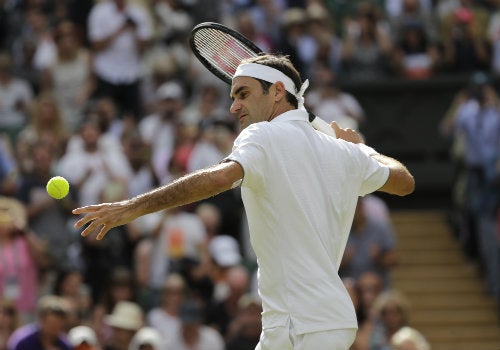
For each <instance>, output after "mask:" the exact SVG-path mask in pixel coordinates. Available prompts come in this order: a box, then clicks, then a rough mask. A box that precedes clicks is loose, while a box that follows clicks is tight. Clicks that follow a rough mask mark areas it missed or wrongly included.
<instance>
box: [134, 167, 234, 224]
mask: <svg viewBox="0 0 500 350" xmlns="http://www.w3.org/2000/svg"><path fill="white" fill-rule="evenodd" d="M234 166H235V163H232V164H230V163H224V164H218V165H216V166H214V167H211V168H207V169H202V170H199V171H197V172H194V173H192V174H188V175H186V176H183V177H181V178H179V179H177V180H175V181H174V182H172V183H170V184H168V185H165V186H162V187H159V188H158V189H155V190H153V191H151V192H148V193H146V194H143V195H139V196H137V197H135V198H133V199H132V202H133V203H134V206H135V207H136V208H138V210H139V215H145V214H149V213H152V212H156V211H159V210H163V209H169V208H175V207H179V206H183V205H186V204H190V203H194V202H197V201H200V200H202V199H206V198H209V197H212V196H215V195H217V194H219V193H221V192H224V191H226V190H229V189H230V188H231V186H232V184H233V183H234V182H235V181H237V180H239V179H241V177H242V174H243V173H242V171H241V172H239V171H238V169H237V168H234ZM237 166H238V167H239V165H237Z"/></svg>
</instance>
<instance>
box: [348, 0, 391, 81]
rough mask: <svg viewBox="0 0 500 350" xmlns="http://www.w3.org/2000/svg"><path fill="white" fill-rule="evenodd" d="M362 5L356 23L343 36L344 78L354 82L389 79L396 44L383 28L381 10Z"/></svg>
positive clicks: (370, 5) (351, 24)
mask: <svg viewBox="0 0 500 350" xmlns="http://www.w3.org/2000/svg"><path fill="white" fill-rule="evenodd" d="M374 6H375V5H372V4H369V3H363V4H362V6H359V8H358V13H357V18H356V21H355V22H353V23H350V25H349V27H348V28H346V33H345V34H344V45H343V47H342V78H345V79H348V80H354V81H374V80H376V79H381V78H385V77H387V76H389V74H390V73H391V71H390V69H391V67H390V57H391V56H392V51H393V41H392V39H391V37H390V35H389V34H388V33H387V31H386V30H385V29H383V28H382V26H380V23H379V19H378V11H377V10H378V9H377V8H376V7H374Z"/></svg>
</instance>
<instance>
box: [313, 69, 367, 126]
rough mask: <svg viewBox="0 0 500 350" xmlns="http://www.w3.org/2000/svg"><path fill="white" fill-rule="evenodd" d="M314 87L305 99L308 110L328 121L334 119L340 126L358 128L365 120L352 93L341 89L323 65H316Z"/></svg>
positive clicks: (332, 73) (330, 72)
mask: <svg viewBox="0 0 500 350" xmlns="http://www.w3.org/2000/svg"><path fill="white" fill-rule="evenodd" d="M312 81H313V82H314V89H313V90H312V91H311V92H310V93H309V94H308V95H307V98H306V99H305V101H306V103H307V105H309V106H311V108H310V110H311V112H313V113H314V114H315V115H317V116H318V117H320V118H322V119H324V120H325V121H326V122H328V123H330V122H332V121H336V122H337V123H338V124H339V125H340V126H341V127H342V128H351V129H355V130H357V129H359V127H360V125H361V124H362V123H363V122H364V121H365V112H364V110H363V107H361V104H360V103H359V101H358V100H357V99H356V97H354V95H352V94H350V93H348V92H345V91H342V89H341V88H340V86H339V85H338V81H337V78H336V76H335V73H334V72H332V71H331V70H330V69H328V67H325V66H324V65H316V66H315V68H314V73H313V78H312Z"/></svg>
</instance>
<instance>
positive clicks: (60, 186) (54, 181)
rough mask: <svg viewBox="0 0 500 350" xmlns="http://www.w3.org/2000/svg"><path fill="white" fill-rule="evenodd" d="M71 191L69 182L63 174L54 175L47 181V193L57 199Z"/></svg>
mask: <svg viewBox="0 0 500 350" xmlns="http://www.w3.org/2000/svg"><path fill="white" fill-rule="evenodd" d="M68 192H69V182H68V180H66V179H65V178H64V177H62V176H54V177H53V178H51V179H50V180H49V182H47V193H48V194H49V195H50V196H51V197H52V198H55V199H62V198H64V197H66V195H67V194H68Z"/></svg>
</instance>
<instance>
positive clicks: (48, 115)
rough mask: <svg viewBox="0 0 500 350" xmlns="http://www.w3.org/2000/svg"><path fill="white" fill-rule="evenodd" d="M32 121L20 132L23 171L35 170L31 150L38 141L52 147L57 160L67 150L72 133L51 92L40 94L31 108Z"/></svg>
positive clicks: (19, 158)
mask: <svg viewBox="0 0 500 350" xmlns="http://www.w3.org/2000/svg"><path fill="white" fill-rule="evenodd" d="M30 117H31V119H30V121H29V123H28V125H27V126H26V127H25V128H24V129H23V130H22V131H21V132H20V133H19V136H18V139H17V143H16V155H17V158H18V162H19V168H20V171H21V173H27V172H30V171H32V170H33V164H32V161H31V158H30V152H31V150H32V148H33V147H35V146H36V144H38V143H42V142H43V143H44V144H46V145H47V146H49V147H50V152H51V154H52V156H53V158H54V160H55V161H57V160H59V159H60V157H61V156H62V155H63V154H64V153H65V152H66V146H67V143H68V139H69V137H70V133H69V132H68V130H67V129H66V127H65V126H64V121H63V119H62V115H61V110H60V108H59V105H58V104H57V100H56V99H55V97H54V96H53V95H51V94H49V93H43V94H40V95H38V96H37V97H36V98H35V100H34V102H33V104H32V106H31V110H30Z"/></svg>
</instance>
